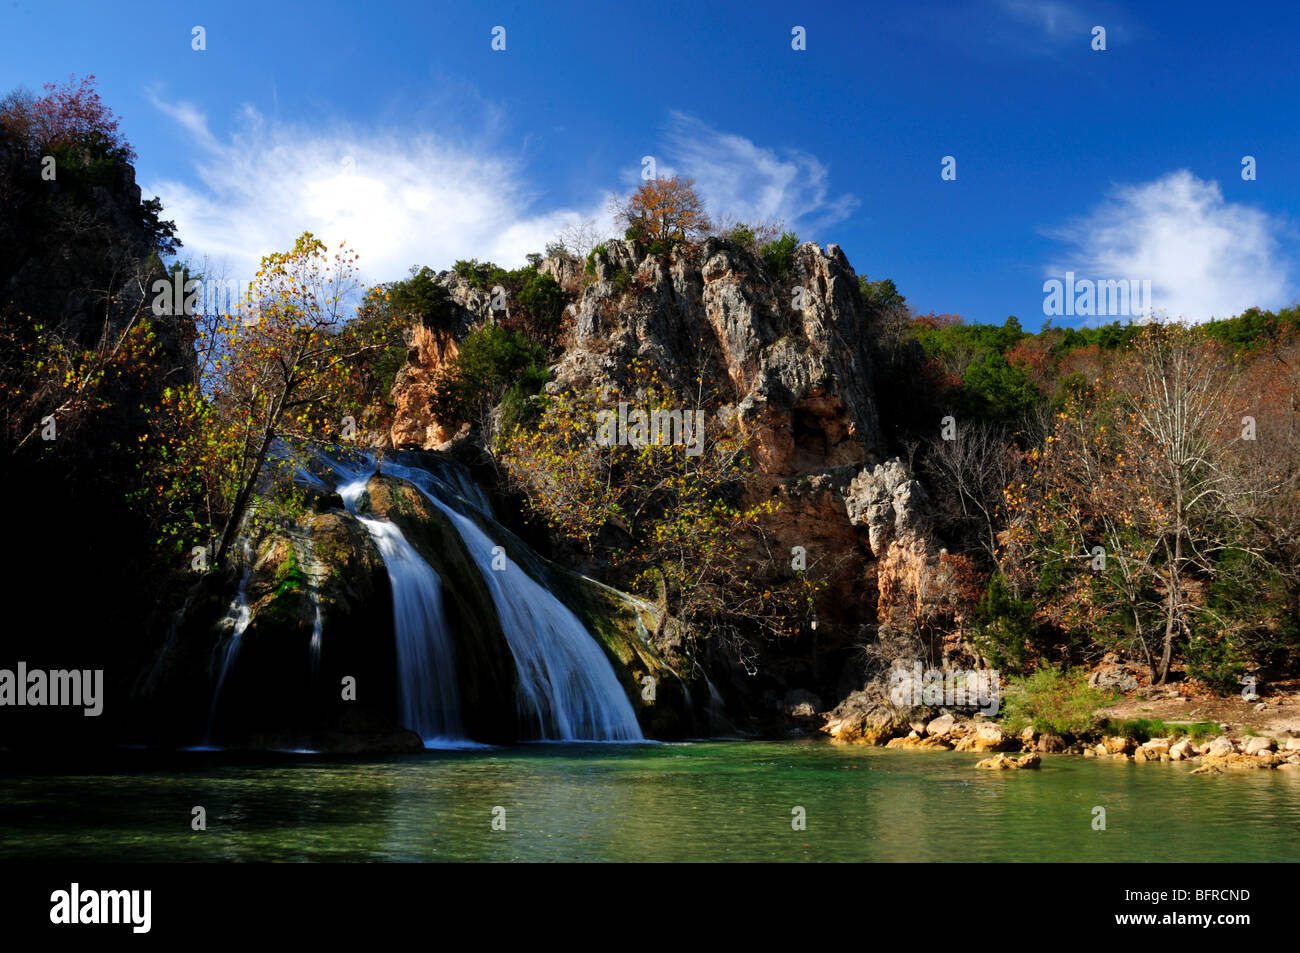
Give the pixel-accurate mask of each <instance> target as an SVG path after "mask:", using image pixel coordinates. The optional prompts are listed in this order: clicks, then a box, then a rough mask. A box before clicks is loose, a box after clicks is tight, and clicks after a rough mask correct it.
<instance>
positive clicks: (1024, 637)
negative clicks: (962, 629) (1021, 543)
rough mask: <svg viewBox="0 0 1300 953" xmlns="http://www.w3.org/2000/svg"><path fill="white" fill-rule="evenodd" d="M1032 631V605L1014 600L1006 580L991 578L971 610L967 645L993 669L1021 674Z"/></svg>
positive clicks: (1028, 602) (1033, 630)
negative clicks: (973, 615) (970, 626)
mask: <svg viewBox="0 0 1300 953" xmlns="http://www.w3.org/2000/svg"><path fill="white" fill-rule="evenodd" d="M1036 630H1037V624H1036V623H1035V622H1034V603H1033V601H1032V600H1030V599H1017V598H1016V597H1015V596H1014V595H1013V594H1012V592H1011V587H1010V586H1008V585H1007V581H1006V579H1005V578H1004V577H1003V576H1002V575H1000V574H995V575H994V576H993V577H992V578H991V579H989V584H988V588H987V589H986V590H985V592H984V595H983V596H981V597H980V601H979V603H978V605H977V606H976V608H975V618H974V625H973V628H972V631H971V636H970V640H971V643H972V644H973V645H974V646H975V647H976V648H977V649H978V650H979V653H980V654H981V655H983V656H984V658H985V659H987V660H988V663H989V664H990V665H991V666H992V667H993V668H996V669H999V670H1002V671H1007V672H1021V671H1024V668H1025V653H1026V647H1027V646H1028V644H1029V641H1030V639H1031V638H1032V637H1033V635H1034V633H1035V632H1036Z"/></svg>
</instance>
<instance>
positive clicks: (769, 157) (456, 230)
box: [144, 94, 857, 282]
mask: <svg viewBox="0 0 1300 953" xmlns="http://www.w3.org/2000/svg"><path fill="white" fill-rule="evenodd" d="M153 101H154V105H155V107H156V108H157V109H159V110H160V111H161V112H162V113H164V114H165V115H167V116H168V117H170V118H171V119H173V120H174V121H175V122H176V123H177V124H178V125H179V126H180V127H181V128H182V129H184V130H185V132H186V134H187V135H186V139H187V140H188V141H189V142H190V143H191V144H192V146H193V149H194V160H193V161H194V171H193V175H192V176H190V177H187V178H186V180H185V181H180V180H177V179H164V180H157V181H153V182H148V183H145V184H144V185H145V186H146V187H147V191H148V193H149V194H157V195H159V196H160V197H161V198H162V200H163V205H164V207H165V208H166V209H167V217H168V218H172V219H174V220H175V221H176V224H177V228H178V230H179V232H180V237H181V239H182V241H184V243H185V252H186V253H187V254H188V255H190V256H192V257H194V258H197V259H201V258H203V257H207V258H209V259H210V260H211V261H213V262H214V263H217V264H220V265H224V266H225V269H226V271H227V273H228V274H231V275H236V276H241V277H245V279H246V277H247V276H251V275H252V273H253V272H254V271H256V268H257V265H258V262H259V261H260V259H261V257H262V256H263V255H265V254H267V253H268V252H271V251H277V250H283V249H285V248H288V247H290V246H291V245H292V244H293V240H294V239H295V238H296V237H297V236H298V235H299V234H301V233H302V232H303V231H311V232H313V233H315V234H316V235H317V237H319V238H321V239H322V240H323V241H325V242H326V243H327V244H329V245H335V244H337V243H338V242H341V241H346V242H347V243H348V244H349V245H350V246H352V247H353V248H355V249H356V250H357V251H358V252H359V253H360V254H361V260H360V266H361V268H362V271H363V275H364V277H365V278H366V279H367V280H368V281H371V282H375V281H385V280H391V279H393V278H397V277H400V276H402V275H403V274H405V273H406V270H407V269H408V268H409V267H410V266H411V265H413V264H421V265H423V264H428V265H431V266H433V267H435V268H442V267H449V266H450V265H451V263H452V262H453V261H455V260H456V259H458V258H479V259H481V260H482V259H490V260H493V261H496V262H499V263H501V264H503V265H518V264H522V263H523V260H524V256H525V255H526V254H527V253H529V252H532V251H541V250H542V249H543V248H544V246H545V245H546V244H547V243H548V242H550V241H552V240H553V239H554V238H555V237H556V235H557V234H558V233H559V232H560V231H561V230H562V229H564V228H565V227H566V226H568V225H571V224H573V223H575V222H578V221H584V220H594V221H595V222H596V223H597V229H598V231H600V232H601V233H603V234H606V235H613V234H616V229H615V226H614V224H613V221H612V215H611V213H610V211H609V203H608V200H609V196H610V193H611V191H612V190H613V188H612V187H613V185H614V184H615V183H614V182H613V181H611V182H610V183H593V184H592V186H591V191H590V193H589V195H590V197H589V198H588V199H587V200H586V201H583V202H580V203H579V204H578V205H577V206H566V207H555V206H549V207H548V206H546V205H545V203H544V198H543V197H544V194H545V193H544V190H543V189H541V188H539V187H536V186H535V185H534V182H535V181H536V175H535V170H530V169H529V168H528V167H527V166H526V164H525V163H524V161H523V159H522V158H521V157H520V156H519V155H517V154H515V152H514V151H513V150H512V148H507V147H502V146H501V145H500V136H499V134H498V132H497V127H498V126H499V123H498V122H495V121H494V122H492V123H489V124H488V127H489V128H488V131H485V132H484V133H482V134H481V138H480V141H477V142H468V143H466V142H463V141H455V142H453V141H451V140H448V139H444V138H440V137H438V136H436V135H433V134H429V133H414V132H408V131H401V130H398V129H387V130H382V129H379V130H377V129H375V128H371V127H363V126H361V125H359V124H356V123H347V122H335V123H332V124H325V125H311V126H308V125H305V124H301V123H283V122H278V121H275V120H271V119H268V118H267V117H265V116H264V115H262V114H261V113H260V112H258V111H257V110H255V109H253V108H252V107H247V106H246V107H244V108H243V110H242V112H241V113H240V114H239V116H238V117H236V118H237V121H236V123H235V129H234V131H233V132H232V133H231V134H230V135H229V136H228V137H221V136H218V135H216V134H214V133H213V132H212V130H211V127H210V125H209V123H208V119H207V117H206V116H205V115H204V113H203V112H202V111H201V110H200V109H198V108H197V107H195V106H194V105H192V104H190V103H186V102H173V101H167V100H165V99H163V98H162V97H160V96H158V95H157V94H154V95H153ZM662 144H663V150H662V152H663V155H664V159H665V161H664V162H662V163H660V164H659V167H658V170H657V171H658V173H659V174H660V175H662V176H667V175H672V174H673V173H674V172H676V171H680V172H681V173H682V174H684V175H689V176H692V177H693V178H695V180H696V183H697V188H698V190H699V192H700V195H701V197H702V198H703V199H704V200H705V202H706V204H707V206H708V208H709V210H710V212H712V213H713V214H715V215H722V216H724V217H727V218H730V219H735V220H743V221H750V222H756V221H762V220H768V219H784V220H785V221H786V223H787V225H789V226H791V227H794V228H796V229H797V230H798V231H799V232H800V234H801V235H803V236H805V237H816V233H817V229H819V228H822V227H824V226H826V225H829V224H831V223H833V222H836V221H839V220H841V219H843V218H845V217H846V216H847V215H848V214H849V213H850V212H851V211H852V209H853V208H854V207H855V206H856V204H857V200H856V199H854V198H853V196H851V195H832V193H831V191H830V187H829V184H828V180H829V175H828V172H827V169H826V167H825V166H824V165H823V164H822V163H821V162H820V161H818V160H817V159H816V158H815V157H813V156H811V155H808V154H806V153H803V152H800V151H798V150H793V149H791V150H785V151H783V152H781V153H778V152H777V151H775V150H773V149H769V148H764V147H761V146H758V145H756V144H755V143H754V142H752V141H751V140H749V139H746V138H744V137H742V136H738V135H733V134H730V133H726V132H722V131H719V130H716V129H713V128H711V127H709V126H707V125H705V124H704V123H703V122H701V121H699V120H698V119H695V118H692V117H690V116H687V115H685V114H681V113H672V114H671V116H670V119H669V122H668V126H667V129H666V132H665V135H664V139H663V143H662ZM669 163H671V165H669ZM613 178H614V177H613V176H611V179H613ZM635 179H636V174H635V173H634V172H631V171H629V173H628V176H627V180H626V181H624V182H622V183H620V184H621V185H622V186H623V187H624V188H627V187H630V186H634V185H635Z"/></svg>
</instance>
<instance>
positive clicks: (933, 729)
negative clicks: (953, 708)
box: [925, 715, 957, 738]
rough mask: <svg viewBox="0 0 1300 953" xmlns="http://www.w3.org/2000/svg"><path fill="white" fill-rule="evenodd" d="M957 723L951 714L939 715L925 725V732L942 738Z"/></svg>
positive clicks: (950, 731) (949, 732)
mask: <svg viewBox="0 0 1300 953" xmlns="http://www.w3.org/2000/svg"><path fill="white" fill-rule="evenodd" d="M956 724H957V719H956V718H954V717H953V716H952V715H940V716H939V717H938V718H936V719H934V720H933V721H931V722H930V723H929V724H928V725H926V726H925V733H926V734H927V735H933V736H934V737H936V738H942V737H944V736H945V735H949V734H951V733H952V729H953V726H954V725H956Z"/></svg>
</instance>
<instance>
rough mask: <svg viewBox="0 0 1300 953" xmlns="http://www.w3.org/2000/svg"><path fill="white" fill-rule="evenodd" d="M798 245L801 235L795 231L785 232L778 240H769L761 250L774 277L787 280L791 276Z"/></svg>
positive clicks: (768, 269) (769, 271)
mask: <svg viewBox="0 0 1300 953" xmlns="http://www.w3.org/2000/svg"><path fill="white" fill-rule="evenodd" d="M798 247H799V236H798V235H796V234H795V233H794V232H785V233H783V234H782V235H781V237H780V238H778V239H777V240H776V241H774V242H768V243H767V244H766V245H764V246H763V247H762V248H761V249H760V250H759V254H760V255H762V256H763V261H764V262H765V263H766V264H767V271H768V273H769V274H770V275H771V276H772V277H773V278H775V279H777V280H778V281H785V280H786V279H787V278H789V277H790V271H791V269H792V268H793V267H794V253H795V249H797V248H798Z"/></svg>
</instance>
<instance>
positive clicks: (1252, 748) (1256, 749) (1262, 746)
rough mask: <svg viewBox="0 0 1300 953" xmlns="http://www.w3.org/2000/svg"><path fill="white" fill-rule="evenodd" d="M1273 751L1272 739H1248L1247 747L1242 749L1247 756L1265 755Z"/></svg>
mask: <svg viewBox="0 0 1300 953" xmlns="http://www.w3.org/2000/svg"><path fill="white" fill-rule="evenodd" d="M1272 750H1273V739H1272V738H1248V739H1246V746H1245V748H1243V749H1242V751H1243V752H1244V753H1245V754H1252V755H1253V754H1263V753H1265V752H1269V751H1272Z"/></svg>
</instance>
